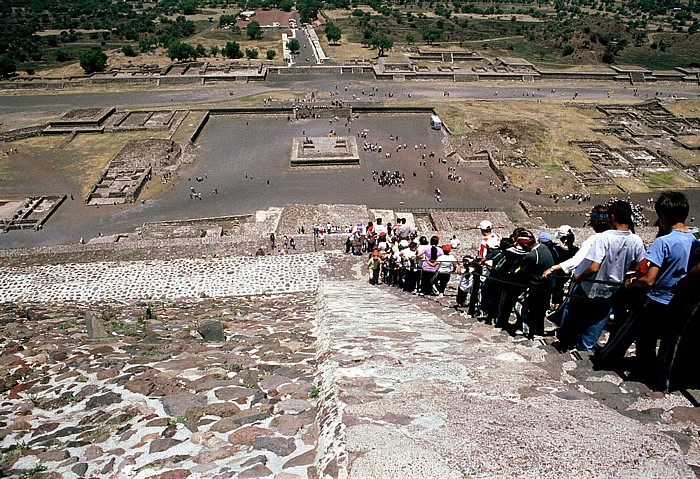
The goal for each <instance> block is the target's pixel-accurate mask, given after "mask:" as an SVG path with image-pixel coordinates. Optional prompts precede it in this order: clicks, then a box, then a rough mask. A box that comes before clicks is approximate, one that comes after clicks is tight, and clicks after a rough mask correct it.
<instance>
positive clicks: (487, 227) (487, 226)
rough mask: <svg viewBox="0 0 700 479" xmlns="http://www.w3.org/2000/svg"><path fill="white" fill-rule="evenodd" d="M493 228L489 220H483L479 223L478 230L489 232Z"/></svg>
mask: <svg viewBox="0 0 700 479" xmlns="http://www.w3.org/2000/svg"><path fill="white" fill-rule="evenodd" d="M491 228H493V225H492V224H491V222H490V221H489V220H483V221H482V222H481V223H479V229H481V230H490V229H491Z"/></svg>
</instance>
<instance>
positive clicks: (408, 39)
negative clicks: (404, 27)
mask: <svg viewBox="0 0 700 479" xmlns="http://www.w3.org/2000/svg"><path fill="white" fill-rule="evenodd" d="M415 41H416V37H414V36H413V35H411V34H410V33H409V34H408V35H406V43H415Z"/></svg>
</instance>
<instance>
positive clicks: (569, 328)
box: [557, 287, 613, 351]
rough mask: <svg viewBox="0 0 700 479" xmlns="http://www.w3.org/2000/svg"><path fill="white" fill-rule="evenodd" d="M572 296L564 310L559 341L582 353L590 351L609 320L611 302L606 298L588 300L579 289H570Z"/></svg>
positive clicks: (558, 332) (558, 333) (558, 335)
mask: <svg viewBox="0 0 700 479" xmlns="http://www.w3.org/2000/svg"><path fill="white" fill-rule="evenodd" d="M571 294H572V296H571V297H570V298H569V301H568V303H567V305H566V308H565V309H564V314H563V315H562V319H561V327H560V328H559V331H557V337H558V338H559V340H560V341H561V342H563V343H565V344H567V345H573V344H576V348H577V349H579V350H582V351H591V350H592V349H593V346H595V345H596V344H598V338H600V335H601V334H602V333H603V329H604V328H605V325H606V324H607V322H608V318H610V313H611V312H612V306H613V304H612V301H610V300H609V299H608V298H589V297H587V296H586V293H585V292H584V291H583V289H581V288H580V287H575V288H572V290H571Z"/></svg>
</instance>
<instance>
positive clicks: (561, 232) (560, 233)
mask: <svg viewBox="0 0 700 479" xmlns="http://www.w3.org/2000/svg"><path fill="white" fill-rule="evenodd" d="M569 233H571V226H569V225H561V226H560V227H559V229H557V233H556V234H557V238H562V237H564V236H568V235H569Z"/></svg>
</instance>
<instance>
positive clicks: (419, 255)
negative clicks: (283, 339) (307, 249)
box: [346, 192, 700, 390]
mask: <svg viewBox="0 0 700 479" xmlns="http://www.w3.org/2000/svg"><path fill="white" fill-rule="evenodd" d="M654 208H655V210H656V213H657V216H658V220H657V222H656V225H657V226H658V228H659V232H658V236H657V239H656V240H655V241H654V242H653V243H652V244H651V245H650V246H649V248H648V249H647V248H645V245H644V243H643V241H642V239H641V238H640V237H639V236H638V235H637V234H635V232H634V231H635V230H634V227H635V221H634V219H635V218H634V213H633V208H632V205H630V203H629V202H627V201H624V200H617V199H611V201H609V202H608V203H606V204H601V205H597V206H595V207H594V208H593V209H592V210H591V212H590V216H589V221H588V225H589V226H590V228H591V229H592V230H593V234H592V235H591V236H590V237H588V238H587V239H586V240H585V241H584V242H583V243H581V245H580V247H577V246H576V238H575V235H574V232H573V230H572V228H571V227H570V226H568V225H562V226H561V227H560V228H558V229H557V230H556V232H554V237H553V236H552V234H550V233H549V232H542V233H540V234H539V235H538V236H535V234H534V233H533V232H532V231H530V230H528V229H526V228H516V229H515V230H514V231H513V232H512V233H511V234H510V235H508V236H506V237H503V238H502V237H501V236H500V235H498V234H497V233H496V232H495V231H494V230H493V225H492V224H491V222H489V221H486V220H485V221H482V222H481V223H480V225H479V228H480V230H481V234H482V240H481V243H480V245H479V249H478V251H477V253H476V255H475V256H470V255H467V256H464V257H463V258H462V259H461V260H460V259H458V258H457V257H456V256H455V254H454V252H453V246H452V245H451V244H450V243H449V242H444V241H441V239H440V237H439V236H433V237H431V238H430V239H428V238H427V237H425V236H422V237H420V238H418V237H417V233H416V231H415V229H409V228H404V230H403V235H400V234H398V231H400V229H401V228H400V227H399V228H397V227H393V228H391V229H389V230H387V228H386V227H384V226H383V225H382V221H381V219H377V225H371V224H369V225H368V228H369V230H367V229H364V228H363V229H362V230H361V232H360V231H359V230H358V228H355V229H354V230H355V231H354V232H353V234H351V236H350V238H349V239H348V245H347V246H346V251H347V252H349V251H350V249H353V245H354V244H357V245H358V247H357V250H356V254H362V251H363V250H364V251H365V252H369V253H370V257H369V260H368V262H367V270H368V274H369V280H370V282H371V283H373V284H377V283H380V282H383V283H384V284H386V285H391V286H395V287H398V288H401V289H403V290H404V291H406V292H410V293H414V294H422V295H436V296H441V295H443V294H444V293H445V289H446V287H447V285H448V283H449V281H450V278H451V276H452V275H454V274H455V273H457V274H458V276H459V282H458V284H457V296H456V302H457V305H456V306H457V307H459V308H466V310H467V313H468V314H470V315H471V316H472V317H476V318H479V319H481V320H483V321H485V322H487V323H491V324H494V325H495V326H496V327H499V328H502V329H504V330H506V331H507V332H508V333H510V334H512V335H515V334H519V333H520V332H522V334H523V335H525V336H526V337H528V338H531V339H535V338H538V337H544V336H545V335H548V334H551V333H552V331H550V332H545V318H548V319H549V320H550V321H551V322H552V323H554V324H555V325H557V326H558V328H557V329H556V331H555V332H554V333H555V334H556V338H557V340H558V341H557V342H556V343H554V345H555V346H556V347H557V348H558V349H559V350H560V351H569V350H572V349H577V350H580V351H590V352H591V353H592V354H593V360H594V362H595V363H596V365H597V366H598V367H601V368H605V369H619V370H620V371H623V372H625V374H630V375H631V376H633V377H635V378H637V379H640V380H642V381H644V382H646V383H647V384H648V385H649V386H650V387H653V388H657V389H662V390H667V389H669V388H670V387H673V386H674V383H675V385H676V386H677V385H678V384H681V382H682V378H686V377H687V375H686V374H684V372H685V370H686V369H687V367H688V365H690V364H692V361H691V360H689V359H688V354H689V352H690V351H692V347H693V346H694V343H695V338H697V336H698V326H699V325H698V322H697V312H698V304H699V303H700V300H699V299H698V295H697V286H698V285H700V241H699V240H698V236H699V235H698V232H697V230H694V229H692V228H689V227H687V226H686V225H685V220H686V218H687V216H688V214H689V206H688V201H687V198H686V197H685V196H684V195H683V193H680V192H666V193H663V194H661V196H660V197H659V198H658V199H657V201H656V202H655V203H654ZM404 222H405V220H404ZM404 224H405V223H404ZM399 225H401V226H403V225H402V224H401V220H399ZM353 238H354V239H355V240H357V241H354V240H353ZM453 239H454V240H456V238H453ZM611 318H612V320H613V321H611ZM605 329H607V330H608V331H609V332H610V336H609V339H608V340H607V341H606V342H605V343H604V344H601V338H602V337H603V331H604V330H605ZM633 343H635V344H636V348H635V354H634V355H630V354H628V352H629V351H630V347H631V346H632V344H633ZM679 373H680V374H679ZM674 377H675V378H677V379H674Z"/></svg>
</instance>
